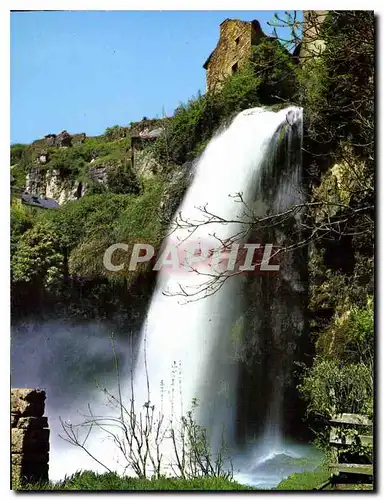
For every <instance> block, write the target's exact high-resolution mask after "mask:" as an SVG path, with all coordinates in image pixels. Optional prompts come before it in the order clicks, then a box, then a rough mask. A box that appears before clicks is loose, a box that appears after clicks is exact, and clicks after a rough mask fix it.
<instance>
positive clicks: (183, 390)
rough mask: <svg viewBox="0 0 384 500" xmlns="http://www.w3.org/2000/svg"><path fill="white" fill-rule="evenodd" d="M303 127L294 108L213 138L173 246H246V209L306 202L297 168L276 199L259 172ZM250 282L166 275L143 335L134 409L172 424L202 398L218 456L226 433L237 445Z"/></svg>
mask: <svg viewBox="0 0 384 500" xmlns="http://www.w3.org/2000/svg"><path fill="white" fill-rule="evenodd" d="M301 120H302V112H301V109H299V108H296V107H290V108H287V109H284V110H282V111H279V112H271V111H266V110H264V109H262V108H255V109H250V110H246V111H243V112H242V113H240V114H239V115H238V116H237V117H236V118H235V119H234V120H233V122H232V124H231V125H230V126H229V127H228V128H227V129H226V130H224V131H223V132H221V133H220V134H218V135H217V136H216V137H214V138H213V139H212V141H211V142H210V143H209V145H208V147H207V148H206V150H205V152H204V154H203V155H202V157H201V159H200V161H199V162H198V164H197V170H196V173H195V177H194V180H193V183H192V185H191V186H190V188H189V190H188V191H187V194H186V196H185V198H184V200H183V202H182V204H181V207H180V208H179V210H178V213H179V214H180V215H178V216H176V220H179V221H180V220H182V221H183V224H181V225H180V223H179V224H175V223H174V226H173V232H172V233H171V235H170V236H169V238H168V244H173V245H177V244H178V243H180V242H185V241H188V240H193V243H194V245H195V244H196V242H199V243H200V244H201V246H202V247H203V246H206V245H207V244H208V247H209V248H215V249H216V248H220V247H221V245H222V242H223V241H228V240H229V239H231V238H232V237H233V236H234V235H236V234H240V235H241V237H240V239H241V241H243V242H244V241H246V240H247V234H248V233H247V228H249V225H247V223H248V222H249V213H250V211H251V212H252V214H253V216H259V217H262V216H265V215H266V214H267V213H270V211H271V210H272V211H275V212H276V211H277V210H279V211H282V210H285V209H287V208H289V207H290V206H292V205H293V204H295V203H298V202H300V201H301V200H300V195H299V194H298V193H299V183H300V175H301V172H300V168H301V166H300V165H297V164H296V165H292V166H291V167H292V170H291V171H290V172H284V178H282V179H281V180H280V181H278V182H276V183H275V184H276V185H277V187H278V189H277V191H276V194H275V195H274V196H272V199H271V196H270V194H269V193H263V196H261V192H262V189H263V188H262V174H263V175H264V176H268V175H269V172H262V170H263V169H268V166H269V164H272V163H273V161H274V155H275V152H276V150H277V147H278V143H279V141H280V140H281V138H282V137H284V136H287V135H288V136H290V135H291V134H292V127H293V126H296V127H297V129H298V131H297V132H296V133H297V135H300V134H301ZM288 143H289V140H288ZM267 155H270V156H271V158H268V157H267ZM270 174H271V175H276V173H273V172H271V173H270ZM277 175H279V173H278V174H277ZM238 194H240V195H241V196H240V197H239V196H238V197H237V198H236V195H238ZM266 200H267V201H268V202H269V203H270V204H271V205H272V206H268V203H266ZM212 214H214V217H213V218H212ZM180 218H181V219H180ZM223 221H232V222H231V223H225V222H223ZM266 243H274V242H266ZM244 284H245V280H244V277H243V276H233V277H231V278H229V279H227V280H223V281H222V282H221V281H217V280H215V279H213V280H212V279H211V277H207V276H206V275H205V274H204V273H200V272H194V271H193V270H191V269H190V272H185V273H184V274H183V275H180V274H179V273H176V274H174V275H172V274H170V272H169V271H162V272H161V273H160V277H159V280H158V285H157V288H156V291H155V293H154V296H153V299H152V302H151V305H150V308H149V312H148V316H147V321H146V324H145V326H144V328H143V331H142V333H141V346H140V350H139V356H138V359H137V363H136V370H135V377H134V390H135V399H136V401H137V403H138V404H139V405H140V406H142V405H144V404H146V403H148V404H150V405H155V408H157V409H159V410H160V412H161V414H163V415H164V417H165V418H166V419H169V420H172V421H175V418H177V417H178V416H180V415H181V414H183V413H184V414H185V412H186V411H187V410H188V409H189V408H190V407H191V402H192V401H194V400H195V399H197V400H198V404H199V407H198V412H197V421H198V423H199V424H200V425H203V426H204V427H206V428H207V430H208V435H209V438H210V442H211V445H212V449H213V450H215V449H217V447H218V446H219V445H220V439H221V436H222V435H224V437H225V441H226V444H227V445H228V446H229V447H230V448H231V449H234V447H235V445H236V442H235V441H236V440H235V421H236V395H237V391H238V349H239V346H240V344H241V332H240V334H239V332H238V331H237V330H238V329H237V328H236V324H237V323H236V321H237V320H238V318H239V317H241V313H242V308H243V300H242V293H243V287H244ZM276 335H278V334H276ZM277 340H278V339H277ZM148 386H149V388H150V391H149V393H148ZM280 400H281V387H280V386H278V385H276V386H275V392H274V394H271V400H270V410H269V412H270V414H271V416H270V418H269V420H268V422H267V425H266V427H265V433H264V440H263V443H264V444H263V446H262V448H263V449H264V447H265V446H264V445H265V443H268V452H269V453H272V454H273V453H280V452H281V450H282V441H281V440H282V437H281V432H280V419H281V410H280ZM167 452H168V453H171V450H170V449H168V450H167Z"/></svg>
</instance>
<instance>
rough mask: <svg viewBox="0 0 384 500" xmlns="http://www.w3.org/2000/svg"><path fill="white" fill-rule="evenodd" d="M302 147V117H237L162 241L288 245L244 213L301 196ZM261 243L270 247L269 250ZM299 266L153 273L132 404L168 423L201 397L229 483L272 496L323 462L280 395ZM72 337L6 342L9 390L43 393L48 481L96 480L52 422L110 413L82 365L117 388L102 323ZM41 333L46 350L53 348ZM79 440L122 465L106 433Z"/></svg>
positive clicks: (300, 317)
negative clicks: (228, 273) (293, 428)
mask: <svg viewBox="0 0 384 500" xmlns="http://www.w3.org/2000/svg"><path fill="white" fill-rule="evenodd" d="M301 138H302V110H301V109H300V108H296V107H289V108H286V109H284V110H281V111H279V112H272V111H267V110H265V109H263V108H255V109H250V110H246V111H243V112H241V113H239V114H238V115H237V116H236V117H235V119H234V120H233V121H232V123H231V124H230V125H229V126H228V127H227V128H226V129H224V130H222V131H220V132H219V133H218V134H217V135H216V136H215V137H214V138H213V139H212V140H211V142H210V143H209V144H208V146H207V148H206V149H205V151H204V153H203V154H202V156H201V158H200V159H199V161H198V163H197V165H196V170H195V173H194V178H193V181H192V183H191V185H190V187H189V189H188V191H187V193H186V195H185V197H184V200H183V201H182V204H181V206H180V207H179V209H178V213H179V214H181V216H182V220H183V221H189V224H184V225H183V224H181V225H180V224H179V226H178V227H175V228H173V229H174V230H173V231H170V236H169V237H168V242H170V243H172V244H173V245H177V244H179V243H181V242H183V241H186V240H187V239H188V238H189V237H191V234H193V241H194V242H195V243H196V242H198V241H201V243H202V244H204V245H207V244H208V246H209V247H210V248H213V249H215V248H219V246H220V245H221V243H220V242H222V241H225V240H229V239H230V238H232V237H233V235H235V234H237V235H240V236H239V241H240V242H242V243H244V242H247V241H251V240H250V238H252V241H253V242H254V241H257V242H260V243H272V244H274V245H284V243H285V240H286V236H287V235H286V234H285V233H284V231H281V230H280V231H279V230H277V229H272V230H271V229H268V230H266V231H265V232H263V233H260V232H259V234H252V232H251V231H250V230H249V228H250V225H249V224H248V223H249V222H250V220H251V218H252V217H255V216H256V217H263V216H267V215H270V214H271V213H276V212H281V211H284V210H285V209H288V208H289V207H291V206H292V205H294V204H297V203H300V202H302V201H303V194H302V189H301ZM238 193H241V198H240V199H239V197H236V195H237V194H238ZM204 207H205V208H204ZM207 213H208V214H215V215H216V216H218V217H220V218H221V220H230V221H232V223H230V224H229V223H228V224H225V223H222V222H215V221H217V220H218V219H214V220H213V222H212V221H211V222H210V223H203V224H202V222H207V219H206V214H207ZM175 217H176V220H178V219H177V217H178V215H176V216H175ZM299 219H300V214H296V216H295V219H294V220H293V222H291V224H293V226H292V225H291V226H290V232H291V233H295V232H297V237H299V236H300V231H299V229H298V228H299V224H298V222H299ZM192 227H193V231H192V233H191V228H192ZM292 229H294V231H293V230H292ZM267 237H268V238H270V240H269V241H266V240H265V239H264V241H263V238H267ZM271 238H272V239H271ZM295 259H296V257H292V256H291V257H287V258H285V257H284V258H283V259H282V265H281V268H280V272H279V273H278V274H274V275H268V276H255V277H249V276H246V275H237V276H232V277H231V278H229V279H222V278H223V277H220V276H217V277H216V279H215V278H214V279H213V280H212V277H207V276H205V275H204V274H201V273H196V272H193V270H190V271H191V272H186V273H183V274H180V273H175V275H172V273H170V272H169V270H167V271H163V272H160V273H159V276H158V283H157V287H156V290H155V292H154V295H153V297H152V301H151V303H150V307H149V310H148V313H147V318H146V321H145V323H144V325H143V328H142V331H141V333H140V338H139V340H138V344H137V346H136V349H135V351H137V356H136V358H135V360H134V370H133V373H134V376H133V387H134V392H135V401H136V408H143V407H144V405H145V404H148V403H150V405H154V406H155V408H156V409H160V411H161V414H162V415H164V419H165V420H168V421H169V420H173V421H176V416H179V417H180V416H181V415H183V414H185V413H186V411H188V410H189V409H190V405H191V403H192V401H194V400H195V399H197V400H198V407H197V409H196V413H195V416H196V420H197V423H198V424H200V425H202V426H204V427H205V428H206V429H207V435H208V438H209V441H210V444H211V447H212V450H213V453H215V452H216V451H217V450H218V449H219V448H220V443H221V442H222V439H223V438H224V441H225V445H226V447H227V449H228V454H229V455H230V456H231V459H232V463H233V470H234V477H235V479H237V480H238V481H239V482H241V483H244V484H250V485H254V486H257V487H260V488H271V487H274V486H276V485H277V484H278V483H279V482H280V481H281V480H282V479H283V478H284V477H287V476H288V475H290V474H292V473H294V472H300V471H303V470H311V469H314V468H315V467H316V465H318V463H319V460H320V457H319V455H318V454H317V452H316V451H315V450H314V449H313V448H312V447H311V446H309V445H305V444H298V443H295V442H293V441H292V439H290V438H288V437H287V435H286V433H285V418H286V415H285V408H289V401H288V399H289V395H290V394H291V392H292V391H291V392H290V391H289V390H288V389H287V387H289V386H290V387H292V380H291V376H292V371H293V360H294V359H295V349H296V344H299V343H300V339H301V337H302V333H303V331H304V302H305V301H303V296H304V295H305V284H304V283H303V278H302V273H301V271H300V266H301V267H302V262H301V263H300V262H297V259H296V260H295ZM299 260H300V259H299ZM76 328H77V327H75V328H72V329H65V328H64V329H63V328H62V327H61V326H60V325H44V326H43V327H39V328H37V331H35V334H34V335H32V336H31V337H30V338H31V340H30V341H28V333H29V332H26V334H25V335H23V336H22V338H21V336H20V334H17V335H16V338H17V339H19V340H18V343H17V342H16V344H15V340H14V339H13V340H12V351H13V358H12V370H13V371H12V373H13V378H12V385H13V386H36V385H38V386H40V387H43V388H45V389H46V390H47V403H46V407H47V415H48V417H49V422H50V427H51V454H50V478H51V479H61V478H63V476H64V475H65V474H70V473H72V472H75V471H77V470H80V469H82V470H86V469H88V470H89V469H91V470H98V471H103V468H102V467H100V466H99V465H98V464H96V463H95V462H93V461H92V460H91V459H90V458H89V457H88V456H87V455H86V454H85V453H84V452H83V451H82V450H80V449H75V448H74V447H73V446H72V445H70V444H68V443H66V442H64V441H62V440H60V438H58V437H57V434H58V433H59V432H60V430H61V429H60V426H59V424H60V422H59V419H58V417H59V416H60V417H61V418H62V419H63V420H68V419H70V420H71V421H76V420H77V421H79V418H78V416H77V415H76V411H78V410H79V411H84V412H86V404H87V403H88V402H90V403H91V404H92V408H93V411H94V412H95V413H96V414H105V413H106V411H105V407H104V410H103V409H102V408H103V404H104V403H103V401H104V400H103V394H102V393H101V392H100V391H97V390H96V389H95V385H94V384H93V385H92V383H91V382H92V381H91V380H90V378H92V377H89V376H88V377H85V379H86V380H85V381H84V380H81V381H80V379H81V378H82V375H77V376H76V377H75V379H73V380H72V381H71V378H70V377H71V376H73V374H74V373H75V372H76V371H77V370H78V365H81V367H82V368H84V369H86V370H88V371H89V373H88V375H89V374H90V373H91V372H92V369H91V365H92V362H93V361H94V368H96V371H95V372H94V375H96V374H97V375H99V376H100V378H102V377H104V380H103V383H104V384H105V385H107V386H108V387H111V388H112V387H113V375H114V373H113V369H111V365H113V359H112V353H111V349H110V344H109V339H108V332H107V330H108V327H107V326H106V327H104V326H103V327H101V328H100V327H99V326H98V327H97V328H96V330H95V329H93V326H92V325H89V327H87V328H88V330H87V331H88V334H87V335H84V331H83V332H81V331H78V332H77V331H76ZM79 328H80V327H79ZM48 334H49V335H50V339H52V340H51V346H52V347H51V348H52V349H53V351H52V350H51V351H49V342H48V341H47V335H48ZM53 337H54V340H53ZM127 339H128V337H126V339H124V337H123V336H120V337H119V338H118V339H117V346H118V354H119V358H120V356H121V358H122V360H123V361H122V363H120V374H121V380H122V388H123V394H127V399H129V394H130V391H131V382H132V381H131V368H132V364H131V363H132V359H131V357H130V355H129V353H130V348H129V345H128V344H129V341H128V340H127ZM28 342H30V345H28ZM70 344H72V345H71V347H69V345H70ZM64 345H65V346H66V347H64ZM66 349H68V351H66ZM250 352H251V354H250ZM65 353H66V354H65ZM65 355H67V359H65ZM22 363H25V372H24V375H23V371H22V370H21V371H20V365H21V364H22ZM107 363H110V365H109V367H108V368H106V364H107ZM27 367H28V368H27ZM250 374H251V375H250ZM250 380H251V381H252V383H250ZM147 383H148V384H149V387H150V393H149V394H148V385H147ZM101 385H102V384H101ZM111 390H113V389H111ZM80 420H81V419H80ZM61 433H62V432H61ZM102 439H103V441H101V440H102ZM87 445H88V446H89V448H90V449H91V451H93V452H94V453H95V455H96V456H99V457H101V461H102V462H103V463H104V464H106V465H107V466H108V467H109V468H110V469H112V470H119V467H118V466H117V451H116V449H115V446H114V444H113V443H112V442H111V441H110V440H108V439H105V436H104V437H103V435H102V433H100V432H95V433H93V434H92V436H90V439H89V441H88V443H87ZM163 452H164V455H165V456H166V455H169V456H170V457H171V455H172V447H171V446H170V443H169V442H164V449H163ZM170 460H172V458H170ZM104 470H105V469H104ZM120 470H121V469H120Z"/></svg>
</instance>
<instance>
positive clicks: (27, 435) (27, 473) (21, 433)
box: [11, 389, 49, 489]
mask: <svg viewBox="0 0 384 500" xmlns="http://www.w3.org/2000/svg"><path fill="white" fill-rule="evenodd" d="M44 407H45V391H42V390H40V389H11V468H12V476H11V487H12V489H18V488H19V486H20V485H21V484H22V483H23V482H28V483H36V482H40V481H44V482H45V481H48V461H49V429H48V419H47V417H44V416H43V415H44Z"/></svg>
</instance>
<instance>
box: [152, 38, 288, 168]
mask: <svg viewBox="0 0 384 500" xmlns="http://www.w3.org/2000/svg"><path fill="white" fill-rule="evenodd" d="M295 74H296V73H295V66H294V64H293V62H292V57H291V56H290V54H289V53H288V52H287V51H285V49H284V48H283V47H282V46H281V45H280V43H279V42H278V41H276V40H275V41H268V42H262V43H261V44H260V45H259V46H257V47H255V48H254V54H253V57H252V60H250V61H249V63H247V64H245V65H244V66H243V67H242V68H241V69H240V71H238V72H236V73H234V74H233V75H231V76H229V77H228V78H226V79H225V81H224V82H223V85H222V86H221V88H220V89H219V90H216V91H215V92H212V93H208V94H205V95H198V96H197V97H196V98H194V99H190V100H189V101H188V103H186V104H181V105H180V106H179V107H178V108H177V109H176V111H175V114H174V116H173V118H172V119H171V121H170V123H169V125H168V126H165V134H164V135H163V136H162V137H161V138H159V139H157V141H156V143H155V148H154V149H155V153H156V155H157V157H158V158H159V159H160V160H161V161H162V162H166V163H174V164H177V165H180V164H182V163H184V162H185V161H188V160H192V159H194V158H195V157H196V156H197V155H198V154H199V153H200V152H201V151H202V149H203V148H204V146H205V145H206V144H207V142H208V141H209V140H210V139H211V137H212V136H213V135H214V133H215V132H216V131H217V129H218V128H219V127H220V126H221V125H223V124H225V123H226V121H228V120H230V119H231V118H232V117H233V116H234V115H235V114H236V113H238V112H240V111H242V110H244V109H247V108H251V107H255V106H260V105H262V104H266V105H269V104H273V103H276V102H280V99H290V98H292V95H293V92H294V87H295V84H296V79H295Z"/></svg>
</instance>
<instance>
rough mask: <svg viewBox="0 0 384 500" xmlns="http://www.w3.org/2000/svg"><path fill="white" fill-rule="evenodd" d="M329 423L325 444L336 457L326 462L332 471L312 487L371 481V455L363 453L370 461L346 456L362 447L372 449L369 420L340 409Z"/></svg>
mask: <svg viewBox="0 0 384 500" xmlns="http://www.w3.org/2000/svg"><path fill="white" fill-rule="evenodd" d="M329 423H330V427H331V428H330V433H329V444H330V445H331V447H332V448H333V450H334V456H335V457H336V461H335V462H334V463H332V464H331V465H330V468H331V471H332V474H331V477H330V478H329V480H328V481H326V482H325V483H323V484H321V485H320V486H318V487H317V488H316V490H320V489H324V488H325V487H327V486H329V485H331V486H333V487H336V488H337V487H339V485H346V484H350V485H352V484H368V485H371V484H373V463H372V459H369V458H367V457H366V461H369V462H370V463H353V460H352V461H349V459H348V455H350V456H354V455H358V453H359V450H362V449H364V447H366V449H367V450H372V449H373V424H372V421H371V420H370V419H369V418H368V417H366V416H364V415H358V414H355V413H342V414H340V415H335V416H334V417H333V418H332V419H331V420H330V421H329ZM353 452H354V453H353ZM368 455H369V454H367V456H368ZM355 461H356V460H355Z"/></svg>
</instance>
